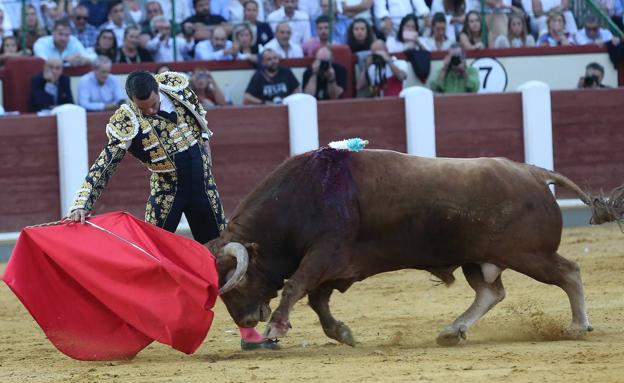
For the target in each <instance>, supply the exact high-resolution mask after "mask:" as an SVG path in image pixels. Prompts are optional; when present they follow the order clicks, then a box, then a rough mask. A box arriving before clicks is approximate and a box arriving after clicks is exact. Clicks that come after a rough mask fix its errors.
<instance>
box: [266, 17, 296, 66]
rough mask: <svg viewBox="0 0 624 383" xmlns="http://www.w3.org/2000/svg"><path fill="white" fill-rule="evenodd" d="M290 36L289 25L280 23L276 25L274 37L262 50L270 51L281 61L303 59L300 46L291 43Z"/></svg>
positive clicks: (285, 22) (283, 22)
mask: <svg viewBox="0 0 624 383" xmlns="http://www.w3.org/2000/svg"><path fill="white" fill-rule="evenodd" d="M291 34H292V31H291V29H290V23H289V22H287V21H282V22H280V23H279V24H277V29H276V30H275V37H274V38H273V40H271V41H269V42H268V43H266V45H265V46H264V48H265V49H272V50H273V51H274V52H276V53H277V54H278V55H279V56H280V58H283V59H290V58H298V57H303V50H302V49H301V46H299V45H298V44H294V43H293V42H292V39H291V38H290V36H291Z"/></svg>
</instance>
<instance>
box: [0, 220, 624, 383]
mask: <svg viewBox="0 0 624 383" xmlns="http://www.w3.org/2000/svg"><path fill="white" fill-rule="evenodd" d="M622 244H624V234H623V233H621V232H620V230H619V228H618V226H617V225H611V226H603V227H593V228H582V229H568V230H566V231H565V232H564V239H563V243H562V246H561V248H560V252H561V253H562V254H563V255H564V256H566V257H569V258H570V259H574V260H575V261H577V262H578V263H579V264H580V265H581V269H582V272H583V278H584V282H585V290H586V291H585V292H586V297H587V304H588V307H589V315H590V320H591V321H592V324H593V325H594V328H595V331H594V332H592V333H590V334H588V335H587V336H586V337H585V338H584V339H582V340H566V339H564V337H563V336H562V330H563V328H564V327H565V326H567V324H568V323H569V321H570V318H571V316H570V308H569V307H570V306H569V304H568V300H567V298H566V296H565V294H564V293H563V291H562V290H560V289H559V288H558V287H552V286H547V285H543V284H540V283H538V282H536V281H534V280H532V279H529V278H527V277H525V276H522V275H519V274H517V273H515V272H512V271H506V272H505V273H504V274H503V281H504V283H505V286H506V288H507V298H506V299H505V300H504V301H503V302H501V303H500V304H499V305H498V306H497V307H495V308H494V309H493V311H492V312H490V313H489V314H488V315H486V316H485V318H483V319H482V320H481V321H480V322H478V323H477V325H476V326H475V327H473V328H472V330H471V331H470V332H469V334H468V340H467V341H465V342H463V343H461V345H459V346H457V347H453V348H442V347H439V346H437V344H436V343H435V337H436V335H437V333H438V332H439V331H440V330H441V329H442V327H443V326H444V325H446V324H447V323H449V322H450V321H452V320H453V319H454V318H455V316H457V315H459V314H460V313H461V312H462V311H463V310H464V309H466V308H467V307H468V305H469V304H470V303H471V302H472V299H473V294H472V290H471V289H470V288H469V287H468V285H467V284H466V282H465V280H464V279H463V276H462V273H461V271H459V272H456V273H455V274H456V277H457V278H458V280H457V282H456V283H455V284H454V285H453V286H451V287H450V288H446V287H444V286H436V285H435V284H434V283H433V282H432V281H431V280H430V275H429V274H427V273H424V272H421V271H411V270H410V271H400V272H395V273H389V274H385V275H379V276H376V277H373V278H369V279H368V280H366V281H364V282H362V283H359V284H356V285H355V286H354V287H352V288H351V290H349V291H348V292H347V293H346V294H340V293H336V294H335V295H334V297H333V300H332V308H333V312H334V314H335V316H336V317H337V318H338V319H341V320H343V321H344V322H345V323H347V324H349V325H350V327H351V329H352V331H353V333H354V335H355V337H356V339H357V341H358V344H357V346H356V347H355V348H351V347H349V346H343V345H339V344H337V343H336V342H334V341H333V340H330V339H329V338H326V337H325V335H324V334H323V332H322V330H321V328H320V325H319V324H318V319H317V317H316V315H315V314H314V313H313V312H312V310H311V309H310V308H309V307H308V306H307V305H306V303H305V302H304V301H302V302H300V303H299V304H298V305H297V306H296V308H295V311H294V313H293V316H292V320H291V321H292V324H293V329H292V330H291V332H290V336H289V337H288V338H286V339H284V340H283V341H282V345H283V349H282V350H280V351H273V352H270V351H254V352H241V351H240V349H239V345H238V342H239V339H238V333H237V331H236V327H235V326H234V325H233V323H232V322H231V320H229V317H228V315H227V313H226V311H225V308H224V306H223V304H222V303H221V302H219V303H218V304H217V307H216V308H215V310H216V316H215V322H214V324H213V326H212V329H211V331H210V333H209V334H208V337H207V338H206V340H205V342H204V344H203V345H202V347H201V348H200V349H199V350H198V351H197V352H196V353H195V354H194V355H184V354H182V353H179V352H177V351H174V350H172V349H170V348H168V347H166V346H163V345H160V344H152V345H151V346H149V347H148V348H147V349H145V350H144V351H143V352H141V353H140V354H139V355H138V357H137V358H135V359H134V360H132V361H124V362H79V361H74V360H72V359H69V358H68V357H66V356H64V355H63V354H61V353H60V352H58V351H57V350H56V349H55V348H54V347H53V346H52V345H51V344H50V343H49V342H48V341H47V339H46V338H45V336H44V335H43V333H42V331H41V330H40V329H39V328H38V327H37V325H36V323H35V322H34V321H33V320H32V318H31V317H30V316H29V314H28V313H27V312H26V310H25V309H24V308H23V307H22V305H21V304H20V303H19V301H18V300H17V298H16V297H15V296H14V295H13V294H12V293H11V292H10V290H9V289H8V288H7V287H6V285H4V284H3V283H2V284H1V286H0V339H1V343H0V382H3V383H8V382H80V383H82V382H94V383H95V382H98V383H99V382H124V383H128V382H252V381H257V382H265V381H271V382H299V381H314V382H317V381H329V382H341V383H346V382H358V383H361V382H375V381H384V382H416V381H418V382H420V381H423V382H424V381H426V382H445V383H451V382H460V381H463V382H470V381H474V382H501V381H505V382H506V383H510V382H566V383H570V382H600V383H607V382H623V381H624V331H623V327H624V326H623V325H624V247H623V246H622ZM4 266H5V265H0V271H3V270H4ZM273 306H275V302H273Z"/></svg>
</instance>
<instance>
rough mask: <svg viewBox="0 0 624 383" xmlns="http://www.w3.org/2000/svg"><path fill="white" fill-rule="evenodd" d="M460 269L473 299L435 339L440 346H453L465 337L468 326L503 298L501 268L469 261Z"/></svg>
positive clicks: (503, 289)
mask: <svg viewBox="0 0 624 383" xmlns="http://www.w3.org/2000/svg"><path fill="white" fill-rule="evenodd" d="M462 271H463V272H464V275H465V276H466V281H468V284H469V285H470V287H472V288H473V289H474V291H475V293H476V295H475V299H474V302H472V305H470V307H469V308H468V310H466V311H465V312H464V313H463V314H461V315H460V316H459V317H458V318H457V319H455V321H454V322H453V323H451V324H450V325H448V326H446V327H445V328H444V330H442V332H440V334H439V335H438V338H437V339H436V341H437V342H438V344H439V345H440V346H454V345H456V344H457V343H459V341H460V340H461V339H466V334H467V332H468V329H469V328H470V326H472V325H473V324H474V323H475V322H476V321H477V320H479V318H481V317H482V316H483V315H485V313H487V312H488V311H489V310H490V309H491V308H492V307H494V306H495V305H496V304H497V303H498V302H500V301H502V300H503V299H504V298H505V288H504V287H503V282H502V280H501V276H500V272H501V270H500V269H498V268H497V267H496V266H494V265H490V264H485V265H477V264H474V263H471V264H467V265H464V266H462ZM484 276H485V277H484Z"/></svg>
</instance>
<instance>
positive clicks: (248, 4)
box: [244, 0, 273, 50]
mask: <svg viewBox="0 0 624 383" xmlns="http://www.w3.org/2000/svg"><path fill="white" fill-rule="evenodd" d="M258 4H259V3H257V2H256V0H247V1H245V4H244V7H245V17H244V20H245V22H247V23H249V25H250V27H251V33H252V36H255V38H254V41H253V45H254V47H255V49H257V50H259V47H260V46H261V45H262V46H264V45H265V44H266V43H268V42H269V41H271V39H273V30H272V29H271V26H270V25H269V24H267V23H264V22H262V21H258Z"/></svg>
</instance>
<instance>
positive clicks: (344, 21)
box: [312, 0, 351, 44]
mask: <svg viewBox="0 0 624 383" xmlns="http://www.w3.org/2000/svg"><path fill="white" fill-rule="evenodd" d="M329 1H330V0H321V15H323V16H326V17H327V21H328V22H329V16H330V15H331V18H332V23H333V25H334V29H333V31H332V34H331V43H333V44H345V43H346V42H347V30H348V29H349V25H351V19H349V18H348V17H347V16H345V15H343V14H341V13H339V12H338V9H337V4H338V2H337V1H336V0H331V1H332V4H333V6H332V12H333V13H330V11H329ZM312 35H313V36H316V34H315V33H314V30H312Z"/></svg>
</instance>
